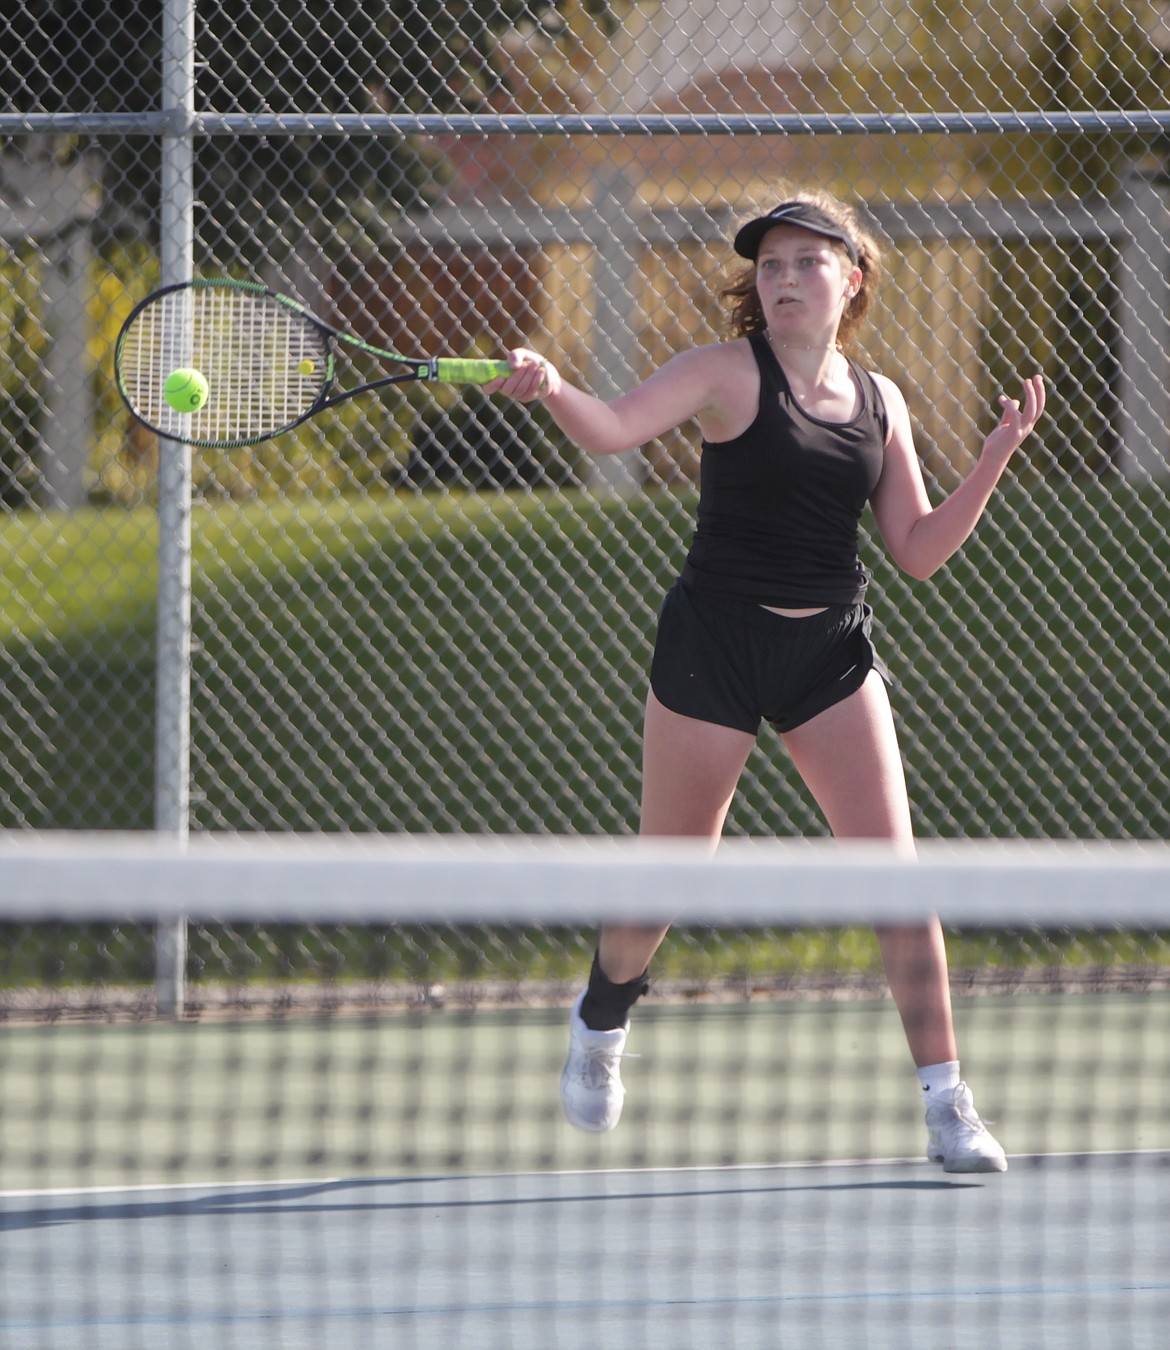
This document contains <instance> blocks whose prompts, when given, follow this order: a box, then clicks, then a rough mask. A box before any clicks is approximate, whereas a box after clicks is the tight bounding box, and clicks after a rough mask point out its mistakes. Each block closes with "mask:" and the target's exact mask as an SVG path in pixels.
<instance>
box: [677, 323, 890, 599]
mask: <svg viewBox="0 0 1170 1350" xmlns="http://www.w3.org/2000/svg"><path fill="white" fill-rule="evenodd" d="M748 340H749V342H750V343H751V348H752V353H753V354H754V356H755V358H756V364H757V365H758V366H759V368H760V410H759V412H758V413H757V414H756V419H755V421H754V422H753V423H752V424H751V426H750V427H748V429H747V430H746V431H745V432H744V433H743V435H742V436H737V437H736V438H735V439H734V440H731V441H717V442H710V441H704V442H703V455H702V459H701V461H700V464H699V509H698V516H697V522H696V528H695V535H694V539H693V541H692V543H691V549H690V552H689V553H688V554H687V560H686V565H685V567H684V568H683V580H684V582H686V583H687V584H688V585H690V586H694V587H695V588H696V589H699V590H703V591H706V592H711V593H714V594H720V595H728V596H734V597H735V598H737V599H740V600H752V601H755V602H756V603H758V604H761V605H778V606H793V607H794V606H811V605H838V604H841V605H848V604H855V603H857V602H858V601H859V600H860V599H861V598H862V596H863V595H864V594H865V589H866V586H867V585H868V584H869V579H868V577H867V576H866V574H865V570H864V568H863V567H862V565H861V561H860V559H859V558H858V556H857V544H858V524H859V522H860V520H861V513H862V511H863V510H864V508H865V505H866V503H867V502H868V501H869V498H870V495H871V494H872V492H873V490H874V488H875V487H876V486H877V481H878V478H879V477H880V475H881V471H882V460H883V456H884V450H885V444H886V436H887V434H888V430H887V428H888V423H887V420H886V409H885V403H884V401H883V399H882V396H881V392H880V391H879V389H878V387H877V384H876V383H875V382H874V379H873V376H872V375H870V374H869V373H868V372H867V371H865V370H863V369H862V368H861V367H860V366H859V365H858V364H857V363H856V362H855V361H850V362H849V368H850V372H851V374H852V376H853V379H854V381H855V382H856V384H857V387H858V389H859V390H860V391H861V409H860V411H859V412H858V414H857V416H856V417H854V418H853V419H852V420H851V421H849V422H822V421H820V420H819V419H818V418H815V417H810V416H809V415H808V414H807V413H805V412H803V411H802V410H801V408H800V405H799V404H798V403H797V401H796V399H795V398H794V397H793V395H792V390H791V389H790V388H789V386H788V380H787V379H786V378H785V375H784V371H783V370H782V369H781V366H780V363H779V361H777V360H776V357H775V354H774V353H773V351H772V349H771V347H770V346H769V345H768V341H767V339H766V338H765V337H764V336H763V334H760V333H755V334H752V335H751V336H750V337H749V339H748Z"/></svg>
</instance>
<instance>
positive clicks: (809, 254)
mask: <svg viewBox="0 0 1170 1350" xmlns="http://www.w3.org/2000/svg"><path fill="white" fill-rule="evenodd" d="M734 248H735V252H736V253H737V254H738V255H739V256H740V257H741V258H743V259H744V260H745V262H744V264H743V265H742V267H741V268H740V270H739V271H738V273H737V274H735V275H734V276H732V277H731V278H730V279H729V281H728V284H727V285H726V286H725V287H724V289H723V290H722V292H721V298H722V299H723V300H724V302H725V303H726V304H727V306H728V309H729V331H730V337H729V340H727V341H724V342H717V343H713V344H710V345H705V346H701V347H696V348H693V349H690V350H686V351H683V352H681V353H679V354H678V355H676V356H674V357H673V358H672V359H671V360H669V361H667V363H666V364H665V365H664V366H662V367H661V368H660V369H659V370H658V371H657V372H655V373H654V374H653V375H651V376H650V377H649V378H648V379H647V380H645V381H644V382H643V383H641V384H639V385H638V386H637V387H636V388H634V389H632V390H630V391H629V392H628V393H625V394H623V395H621V396H620V397H618V398H615V399H613V400H611V401H609V402H605V401H602V400H601V399H598V398H595V397H593V396H592V395H590V394H588V393H586V392H585V391H583V390H582V389H580V388H577V387H575V386H574V385H572V384H570V383H569V382H568V381H567V380H565V379H564V378H562V376H561V374H560V373H559V371H558V370H557V369H556V368H555V367H554V366H553V365H552V364H551V363H550V362H549V361H547V360H546V359H544V358H543V357H541V356H540V355H538V354H537V353H536V352H534V351H530V350H528V349H517V350H515V351H512V352H511V353H509V362H510V364H511V366H512V370H513V373H512V374H511V375H510V376H508V377H506V378H505V379H503V380H498V381H495V382H493V383H492V384H489V385H487V386H485V387H486V388H487V389H488V390H489V391H492V392H499V393H502V394H504V395H506V396H508V397H511V398H514V399H518V400H520V401H521V402H531V401H533V400H537V399H539V400H542V401H543V402H544V405H545V407H546V408H547V409H548V411H549V412H550V413H551V414H552V416H553V418H554V419H555V421H556V422H557V424H558V426H560V427H561V429H562V430H563V431H564V432H565V433H566V434H567V435H568V436H569V437H571V438H572V439H573V440H574V441H575V442H576V443H577V444H578V445H580V446H581V447H582V448H583V449H584V450H585V451H587V452H588V453H590V454H594V455H612V454H619V453H621V452H622V451H625V450H629V449H631V448H633V447H635V446H639V445H642V444H644V443H645V442H647V441H650V440H653V439H654V438H655V437H657V436H661V435H662V434H663V433H664V432H666V431H669V430H670V429H672V428H674V427H677V426H679V425H680V424H682V423H684V422H686V421H688V420H689V419H691V418H694V419H695V421H696V422H697V423H698V426H699V429H700V431H701V433H702V458H701V461H700V499H699V505H698V513H697V522H696V529H695V533H694V538H693V541H692V544H691V548H690V552H689V554H688V556H687V559H686V563H685V566H684V568H683V570H682V575H681V576H680V577H679V579H678V580H677V581H676V582H675V584H674V585H673V587H672V588H671V589H670V591H669V592H668V593H667V595H666V597H665V602H664V604H663V607H662V611H661V614H660V616H659V624H658V631H657V637H656V642H655V648H654V656H653V661H652V664H651V670H650V692H649V695H648V698H647V703H646V715H645V730H644V742H643V781H642V809H641V825H640V830H641V833H642V834H645V835H653V836H675V837H679V836H686V837H700V838H705V839H710V840H711V841H712V846H714V844H715V842H716V841H717V840H718V839H719V837H720V834H721V832H722V828H723V823H724V820H725V818H726V816H727V812H728V809H729V807H730V804H731V800H732V796H733V794H734V792H735V790H736V786H737V784H738V781H739V778H740V775H741V773H742V771H743V768H744V764H745V762H746V760H747V757H748V754H749V752H750V751H751V749H752V747H753V745H754V744H755V740H756V735H757V732H758V730H759V728H760V723H761V720H763V721H766V722H770V723H771V724H772V726H773V727H775V729H776V730H777V732H778V733H779V734H780V737H781V740H782V741H783V744H784V746H785V748H786V749H787V752H788V754H789V755H790V756H791V758H792V760H793V762H794V764H795V766H796V768H797V770H798V772H799V773H800V775H801V777H802V779H803V781H804V783H805V785H806V786H807V788H808V790H809V791H810V793H811V794H812V796H813V798H814V799H815V801H816V802H817V804H818V806H819V808H820V810H821V811H822V812H823V814H824V816H825V818H826V820H827V822H828V824H829V827H830V828H831V830H832V832H833V834H834V836H835V837H837V838H839V839H877V840H889V841H894V842H896V843H898V844H900V845H903V846H912V841H913V833H912V826H911V817H910V806H909V800H908V797H907V790H906V781H905V775H904V772H903V767H902V760H901V754H900V750H899V747H898V741H897V735H896V731H895V726H894V720H893V716H892V714H891V709H890V702H889V698H888V696H887V692H886V683H885V681H886V678H888V677H887V676H886V672H885V667H884V665H883V664H882V662H881V661H880V659H879V658H878V656H877V655H876V654H875V650H874V646H873V642H872V638H871V628H872V617H871V610H870V608H869V606H868V605H867V604H866V603H865V595H866V586H867V577H866V574H865V571H864V570H863V568H862V565H861V562H860V560H859V558H858V526H859V520H860V516H861V513H862V510H863V508H864V507H865V505H866V504H867V503H869V504H870V506H871V507H872V510H873V518H874V521H875V522H876V525H877V528H878V530H879V532H880V534H881V537H882V540H883V541H884V543H885V546H886V548H887V549H888V550H889V552H890V555H891V556H892V558H893V559H894V561H895V562H896V563H897V565H898V566H899V567H900V568H902V569H903V570H904V571H905V572H906V573H908V574H909V575H910V576H912V577H915V578H926V577H929V576H930V575H931V574H932V573H933V572H935V571H936V570H937V569H938V568H940V567H941V566H942V565H943V564H944V563H945V562H946V561H947V560H948V559H949V558H950V557H951V556H952V555H953V554H954V553H955V552H956V551H957V550H958V549H959V548H960V547H961V546H962V544H963V543H964V541H965V540H966V539H967V537H968V536H969V535H970V533H971V531H972V530H973V529H974V527H975V525H976V523H977V522H978V520H979V518H980V516H981V515H982V514H983V511H984V508H985V507H986V505H987V503H988V500H989V498H990V497H991V494H992V492H993V490H994V489H995V486H996V484H997V483H998V481H999V479H1000V476H1001V475H1002V473H1003V472H1004V469H1005V468H1006V467H1007V464H1008V462H1009V460H1010V459H1011V457H1012V455H1013V454H1014V453H1015V451H1016V450H1017V449H1018V448H1019V446H1020V444H1021V442H1022V441H1023V440H1024V439H1025V437H1026V436H1027V435H1028V434H1029V433H1030V432H1031V430H1032V428H1033V427H1034V426H1035V424H1036V422H1037V420H1038V419H1039V417H1040V415H1041V413H1042V412H1043V410H1044V383H1043V379H1042V377H1041V376H1040V375H1029V376H1028V377H1026V378H1025V379H1024V381H1023V391H1022V395H1023V396H1022V400H1019V401H1017V400H1015V399H1011V398H1009V397H1007V396H1006V395H1003V396H1001V397H1000V399H999V405H1000V409H1001V415H1000V419H999V424H998V425H997V426H996V427H995V429H994V430H993V431H992V432H991V433H990V435H989V436H988V437H987V438H986V440H985V441H984V442H983V448H982V451H981V453H980V455H979V458H978V460H977V462H976V463H975V465H974V467H973V468H972V469H971V471H970V472H969V474H968V475H967V477H966V478H965V479H964V481H963V482H962V483H961V484H960V485H959V486H958V487H957V488H956V489H955V491H954V492H952V493H951V494H950V495H949V496H948V497H947V498H946V499H945V500H944V501H942V502H941V503H940V504H939V505H938V506H934V507H932V506H931V503H930V500H929V498H928V495H927V491H926V487H925V484H924V481H923V477H922V473H921V470H920V467H919V464H918V459H917V456H916V454H915V450H914V443H913V438H912V434H911V425H910V416H909V413H908V412H907V408H906V402H905V400H904V398H903V396H902V394H901V393H900V392H899V390H898V388H897V386H896V385H895V384H893V383H892V382H891V381H890V380H889V379H887V378H886V377H885V376H883V375H879V374H875V373H871V372H869V371H867V370H865V369H863V368H862V367H861V366H860V365H859V364H858V363H857V362H856V361H855V360H853V359H852V358H851V357H850V356H849V355H848V354H847V350H848V344H849V341H850V339H851V338H853V337H854V336H855V334H856V332H857V330H858V328H859V326H860V325H861V323H862V321H863V319H864V317H865V314H866V312H867V310H868V309H869V307H870V304H871V301H872V298H873V295H874V292H875V287H876V285H877V282H878V279H879V276H880V270H881V258H880V253H879V250H878V247H877V245H876V243H875V241H874V240H873V239H872V238H871V237H870V235H869V234H867V233H866V231H865V230H864V229H863V228H862V227H861V225H860V223H859V221H858V219H857V216H856V214H855V213H854V212H853V211H852V210H851V209H850V208H849V207H848V206H846V205H845V204H844V203H842V202H840V201H838V200H837V199H835V198H833V197H831V196H828V195H827V194H824V193H821V192H806V191H801V192H794V193H792V194H791V195H790V196H788V197H787V198H786V200H784V201H783V202H781V204H780V205H778V206H777V207H775V209H774V210H771V211H769V212H768V213H767V214H766V215H762V216H759V217H758V218H756V219H753V220H750V221H748V222H747V223H746V224H745V225H744V226H743V227H742V228H741V229H740V230H739V231H738V233H737V234H736V236H735V241H734ZM665 933H666V929H665V928H643V927H626V926H606V927H603V928H602V931H601V936H600V942H599V946H598V950H597V953H596V956H595V959H594V962H593V968H592V971H591V973H590V976H589V982H588V987H587V988H586V989H585V990H584V991H583V992H582V993H581V995H580V996H579V997H578V998H577V1000H576V1002H575V1004H574V1006H573V1010H572V1014H571V1024H570V1048H569V1056H568V1061H567V1063H566V1065H565V1069H564V1073H563V1075H562V1080H561V1096H562V1100H563V1103H564V1108H565V1112H566V1114H567V1116H568V1118H569V1120H570V1121H571V1122H572V1123H573V1124H574V1125H576V1126H578V1127H579V1128H581V1129H583V1130H589V1131H603V1130H610V1129H612V1128H613V1127H614V1126H615V1125H616V1124H617V1121H618V1117H619V1116H620V1114H621V1109H622V1101H623V1097H624V1092H625V1089H624V1087H623V1085H622V1081H621V1073H620V1058H621V1055H622V1053H623V1051H624V1048H625V1044H626V1037H627V1033H628V1031H629V1014H630V1009H631V1008H632V1006H633V1004H634V1003H635V1001H636V1000H637V999H638V998H639V997H641V995H643V994H644V993H645V992H646V991H647V989H648V987H649V985H648V975H647V971H648V965H649V962H650V958H651V957H652V956H653V954H654V952H655V950H656V949H657V948H658V946H659V944H660V943H661V941H662V939H663V937H664V936H665ZM878 940H879V943H880V946H881V952H882V957H883V960H884V963H885V970H886V976H887V979H888V981H889V985H890V990H891V993H892V995H893V997H894V1000H895V1002H896V1004H897V1007H898V1010H899V1013H900V1014H901V1018H902V1023H903V1026H904V1028H905V1032H906V1036H907V1039H908V1042H909V1047H910V1052H911V1055H912V1056H913V1059H914V1062H915V1064H916V1066H917V1069H918V1077H919V1081H920V1083H921V1086H922V1092H923V1096H924V1100H925V1103H926V1121H927V1127H928V1134H929V1142H928V1156H929V1157H930V1158H931V1159H932V1160H933V1161H936V1162H941V1163H942V1165H943V1168H944V1169H945V1170H946V1171H948V1172H989V1171H996V1172H1002V1171H1004V1170H1005V1169H1006V1167H1007V1160H1006V1158H1005V1156H1004V1151H1003V1149H1002V1148H1001V1147H1000V1145H999V1144H998V1143H997V1142H996V1140H995V1139H994V1138H993V1137H992V1136H991V1134H990V1133H989V1132H988V1130H987V1129H986V1128H985V1126H984V1125H983V1123H982V1121H981V1120H980V1118H979V1116H978V1114H977V1113H976V1111H975V1107H974V1103H973V1100H972V1096H971V1092H970V1090H969V1089H968V1087H967V1085H966V1084H965V1083H964V1082H963V1081H962V1079H961V1076H960V1071H959V1056H958V1051H957V1049H956V1044H955V1033H954V1027H953V1022H952V1016H951V999H950V986H949V977H948V972H947V960H946V951H945V947H944V942H943V934H942V928H941V926H940V924H939V923H938V922H937V921H935V922H932V923H930V924H928V925H926V926H923V927H896V928H884V929H883V930H881V931H880V932H879V933H878Z"/></svg>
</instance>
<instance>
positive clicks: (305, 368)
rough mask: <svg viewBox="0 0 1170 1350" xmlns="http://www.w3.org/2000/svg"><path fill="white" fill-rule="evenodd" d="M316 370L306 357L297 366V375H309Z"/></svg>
mask: <svg viewBox="0 0 1170 1350" xmlns="http://www.w3.org/2000/svg"><path fill="white" fill-rule="evenodd" d="M316 369H317V367H316V366H315V365H314V364H313V363H312V361H310V360H309V358H308V357H307V356H306V357H305V359H304V360H303V361H302V362H301V364H300V365H299V366H297V373H298V374H299V375H311V374H312V373H313V371H315V370H316Z"/></svg>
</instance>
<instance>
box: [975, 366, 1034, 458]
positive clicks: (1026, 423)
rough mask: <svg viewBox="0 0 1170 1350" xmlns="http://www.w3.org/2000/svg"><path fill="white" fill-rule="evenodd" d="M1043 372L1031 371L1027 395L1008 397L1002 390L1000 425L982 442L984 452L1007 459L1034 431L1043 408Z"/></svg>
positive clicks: (1025, 383) (1025, 391)
mask: <svg viewBox="0 0 1170 1350" xmlns="http://www.w3.org/2000/svg"><path fill="white" fill-rule="evenodd" d="M1044 402H1045V390H1044V376H1043V375H1030V376H1029V377H1028V378H1027V379H1026V380H1025V381H1024V399H1023V403H1022V404H1021V403H1020V401H1019V400H1018V399H1014V398H1008V396H1007V395H1006V394H1000V396H999V406H1000V407H1001V408H1002V409H1003V415H1002V416H1001V417H1000V419H999V425H998V426H997V427H996V428H995V430H994V431H993V432H992V433H991V435H990V436H988V437H987V439H986V440H985V441H984V442H983V453H984V454H985V455H990V456H993V457H995V458H999V459H1002V460H1003V461H1004V462H1005V463H1006V462H1007V460H1009V459H1011V457H1012V455H1014V454H1015V453H1016V451H1017V450H1018V449H1019V448H1020V446H1021V445H1022V444H1023V442H1024V441H1025V440H1026V439H1027V437H1028V436H1029V435H1030V434H1031V432H1032V429H1033V427H1035V425H1036V423H1037V422H1038V421H1039V420H1040V418H1041V416H1042V415H1043V412H1044Z"/></svg>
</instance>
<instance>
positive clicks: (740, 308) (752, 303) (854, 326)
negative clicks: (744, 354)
mask: <svg viewBox="0 0 1170 1350" xmlns="http://www.w3.org/2000/svg"><path fill="white" fill-rule="evenodd" d="M776 201H798V202H807V203H808V204H809V205H810V206H815V207H817V209H818V210H820V211H823V212H824V213H825V214H826V215H827V216H829V217H830V219H832V220H833V221H834V222H835V223H836V224H838V225H840V226H841V228H842V229H843V230H845V231H846V232H847V233H848V234H849V236H850V237H851V238H852V239H853V241H854V242H855V243H856V245H857V266H858V267H859V268H860V269H861V285H860V287H859V288H858V291H857V294H856V295H855V296H854V297H853V298H852V299H851V300H850V301H849V303H848V304H847V305H846V306H845V312H844V313H843V314H842V315H841V326H840V328H839V329H838V330H837V338H838V341H839V343H840V344H841V346H842V347H846V346H848V345H849V343H850V342H851V341H852V340H853V339H854V338H855V337H856V335H857V333H858V331H859V330H860V329H861V327H862V325H863V324H864V322H865V318H866V315H867V314H868V313H869V310H870V306H871V304H872V303H873V299H874V296H875V295H876V294H877V289H878V286H879V285H880V283H881V277H882V253H881V249H880V247H879V246H878V243H877V240H876V239H874V237H873V236H872V235H871V234H870V233H869V232H868V231H867V230H866V229H865V228H864V227H863V226H862V224H861V222H860V221H859V220H858V217H857V212H856V211H854V209H853V207H851V206H849V205H848V204H847V203H845V202H843V201H841V200H840V199H839V198H837V197H834V196H833V195H832V193H830V192H825V191H823V190H822V189H820V188H793V189H791V190H789V191H783V190H782V191H781V194H780V195H778V196H777V197H776ZM767 209H768V208H766V207H765V208H763V209H762V210H760V211H754V212H752V216H759V215H763V214H764V211H765V210H767ZM829 242H830V243H831V244H832V245H833V247H834V248H835V249H836V250H837V251H838V252H839V253H840V254H841V257H842V258H844V259H845V261H846V262H847V263H848V264H849V266H850V267H852V266H853V262H852V259H851V258H850V257H849V250H848V249H847V248H846V247H845V245H844V244H841V243H838V242H837V241H836V240H830V241H829ZM719 299H720V301H721V302H722V304H724V305H725V306H726V308H727V319H726V330H727V335H728V336H729V337H732V338H740V337H747V336H748V334H749V333H763V332H765V331H766V330H767V327H768V325H767V322H766V321H765V319H764V312H763V310H762V309H761V308H760V297H759V294H758V292H757V291H756V265H755V263H754V262H747V263H742V264H741V265H739V266H736V267H735V269H734V270H733V271H732V272H730V273H729V275H728V278H727V280H726V282H725V283H724V284H723V286H722V287H721V288H720V290H719Z"/></svg>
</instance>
